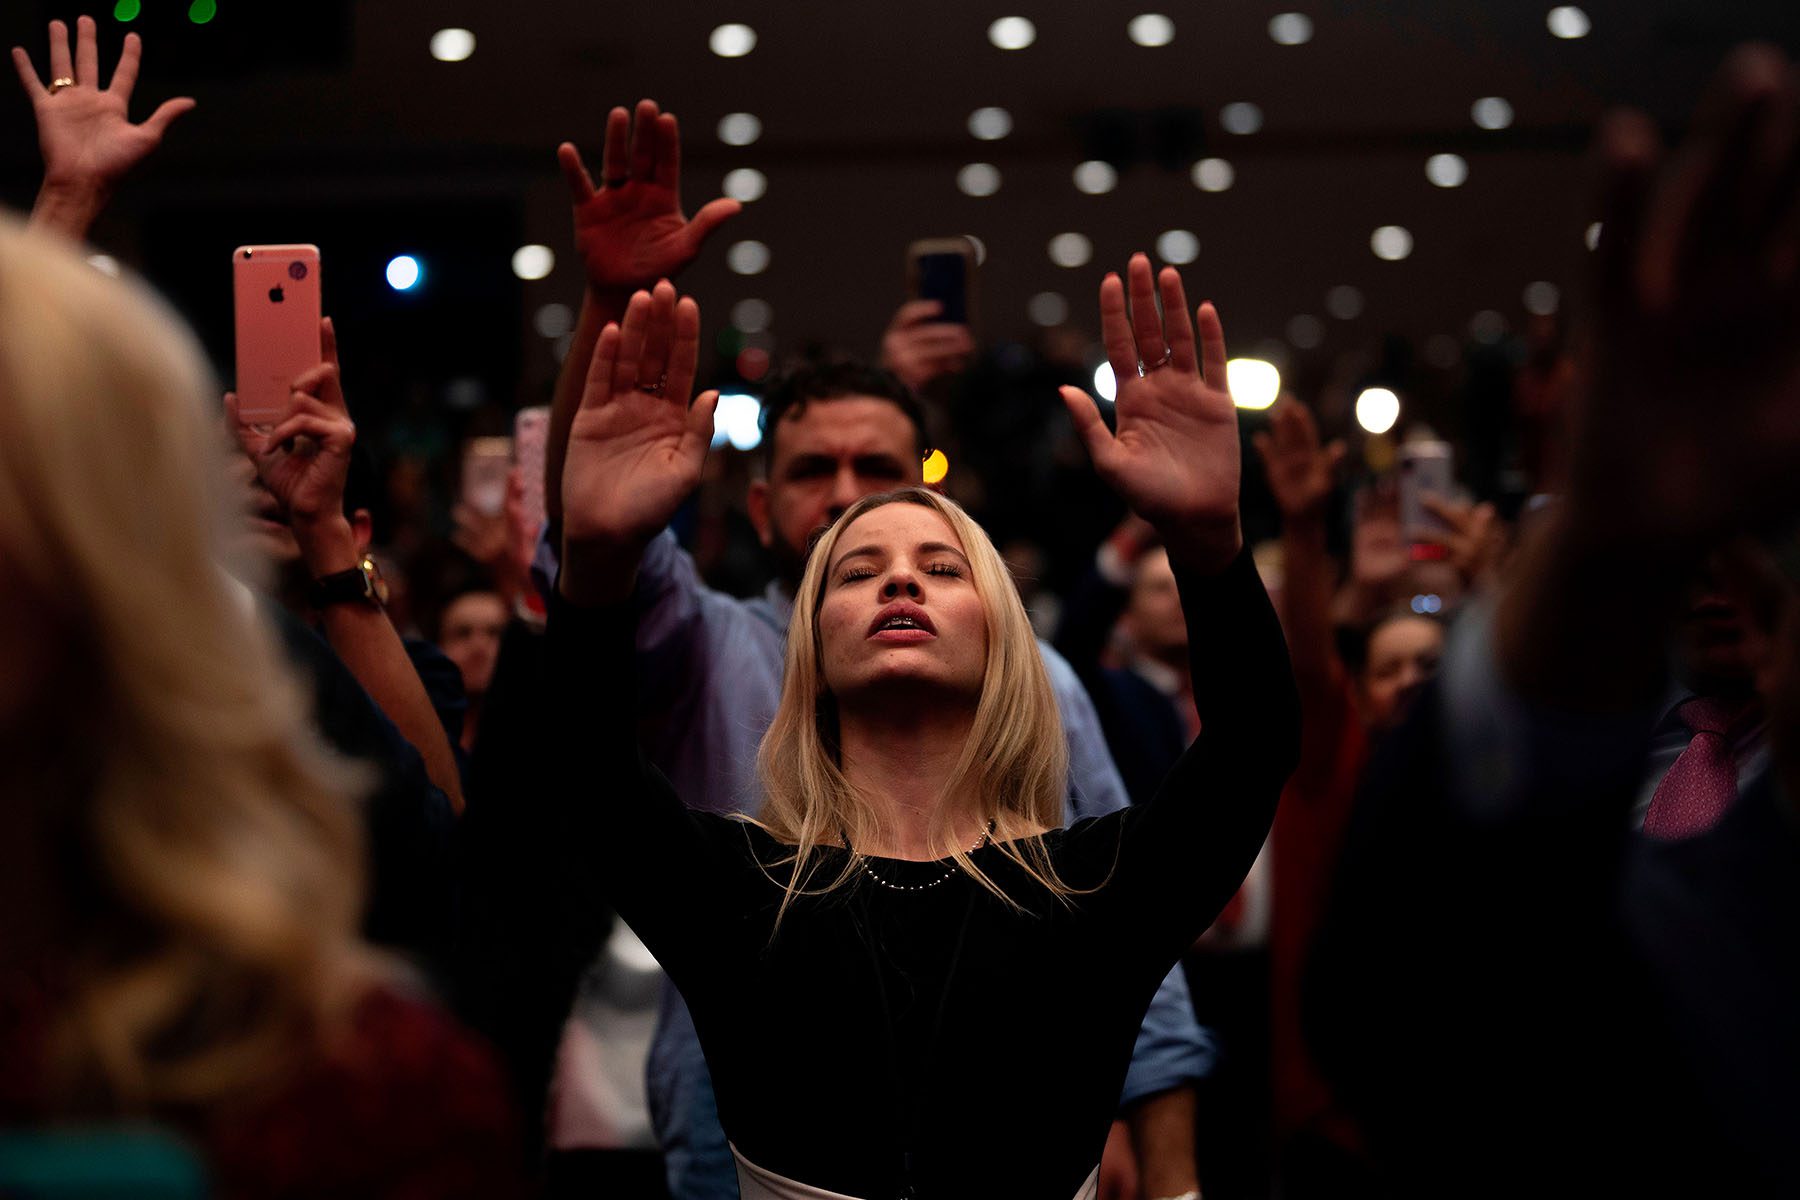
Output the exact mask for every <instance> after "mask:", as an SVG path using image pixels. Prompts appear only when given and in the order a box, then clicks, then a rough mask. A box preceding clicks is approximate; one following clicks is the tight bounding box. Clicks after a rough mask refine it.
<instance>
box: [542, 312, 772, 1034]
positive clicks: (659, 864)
mask: <svg viewBox="0 0 1800 1200" xmlns="http://www.w3.org/2000/svg"><path fill="white" fill-rule="evenodd" d="M699 347H700V310H699V308H698V307H697V306H696V305H695V304H694V302H693V300H691V299H686V298H684V299H681V300H680V301H679V302H678V301H677V299H676V295H675V289H674V287H672V286H671V285H670V284H668V283H667V282H664V283H661V284H658V285H657V288H656V291H655V293H654V294H651V293H647V292H639V293H638V294H637V295H635V296H633V297H632V298H631V301H630V303H629V304H628V305H627V307H626V310H625V320H624V323H623V324H622V325H612V324H609V325H607V326H606V328H605V329H604V330H602V331H601V334H600V341H599V345H598V347H597V349H596V351H595V354H594V359H593V362H592V364H590V366H589V369H588V372H587V382H586V385H585V387H584V389H583V393H582V399H581V406H580V408H579V409H577V411H576V414H575V420H574V422H573V423H572V425H571V427H570V436H569V455H568V461H567V465H566V468H565V470H564V472H563V523H562V536H563V548H562V569H561V574H560V576H559V578H558V582H557V591H556V594H555V596H554V597H553V598H552V602H551V608H550V622H549V630H548V633H549V638H550V649H549V685H550V686H549V688H548V689H547V691H548V693H549V696H550V698H551V703H552V705H553V708H554V712H555V717H554V728H553V729H552V730H551V731H549V733H548V734H547V736H548V737H549V738H550V739H551V743H552V744H551V746H550V753H551V754H552V756H553V757H554V758H556V759H557V760H558V761H561V762H562V763H563V764H564V774H565V775H566V776H568V777H571V778H573V777H577V776H583V777H588V778H599V779H604V780H606V781H607V782H606V786H605V791H604V792H603V793H602V794H603V795H606V796H608V797H609V799H610V805H609V807H608V809H607V814H608V821H609V831H610V834H611V836H610V837H609V838H608V844H607V845H605V846H603V847H596V853H597V855H599V857H600V859H601V861H602V863H603V866H604V870H605V871H606V873H607V879H606V883H605V886H606V887H607V888H608V890H609V893H610V894H611V897H612V899H613V903H614V905H615V907H616V908H617V909H618V911H619V914H620V915H621V916H622V917H624V918H625V920H626V921H627V922H628V923H629V924H630V925H631V927H632V928H633V929H634V930H635V931H636V932H637V934H638V936H639V937H641V938H643V939H644V943H645V944H646V945H647V946H649V947H650V950H651V951H652V953H654V954H655V955H656V956H657V959H658V960H659V961H660V962H661V963H662V964H663V965H664V967H665V968H667V969H668V971H669V974H670V976H671V977H672V978H674V979H675V980H676V982H677V983H678V984H679V985H680V986H681V987H682V988H683V990H684V992H686V993H687V995H688V998H689V1000H690V1002H695V1003H697V1002H698V1001H697V1000H696V996H695V993H693V992H692V991H689V990H688V988H689V985H690V984H692V983H694V982H695V981H696V980H699V979H701V977H703V976H706V975H707V974H708V973H709V972H711V971H716V970H724V969H725V965H724V964H723V962H722V961H720V957H721V955H723V954H724V953H725V951H724V950H723V949H722V948H721V947H722V945H723V943H721V942H719V941H718V940H717V939H718V938H719V937H722V936H723V934H721V932H720V926H721V924H722V923H721V922H720V921H719V920H718V919H717V917H718V914H719V912H720V910H721V906H722V905H730V904H740V905H741V904H742V902H743V895H744V893H743V892H742V890H741V889H742V888H743V887H744V886H746V881H749V882H750V883H754V882H756V881H760V879H761V876H760V875H759V874H757V873H756V868H755V866H754V864H752V863H751V862H750V861H749V859H748V858H747V857H746V856H745V843H744V838H745V836H746V829H745V827H744V826H742V825H739V824H738V823H736V822H732V821H728V820H726V819H724V818H720V817H716V816H712V815H710V814H697V813H691V812H689V811H688V809H687V807H686V806H685V805H684V804H683V803H682V801H681V798H680V797H678V796H677V795H676V794H675V792H674V790H673V789H672V788H670V786H669V785H668V782H667V781H666V780H665V779H664V778H663V777H662V775H661V773H660V772H658V771H657V770H656V769H655V768H654V767H653V766H651V765H650V763H649V761H648V760H647V759H646V758H645V756H644V754H643V751H642V749H641V747H639V745H638V743H637V717H638V704H637V689H636V687H635V685H634V678H633V677H634V675H635V673H636V666H635V663H634V655H635V650H634V647H633V637H632V635H633V633H634V631H635V618H634V615H633V608H632V605H631V603H630V598H631V594H632V589H633V586H634V575H635V573H636V566H637V561H638V558H639V556H640V555H641V554H642V553H643V549H644V547H645V546H646V545H647V544H648V543H649V542H650V540H651V539H652V538H653V537H655V536H656V533H657V531H658V530H660V529H661V528H662V527H663V526H664V525H665V524H666V523H667V522H668V519H669V516H670V514H671V513H673V512H674V511H675V509H676V508H677V507H679V506H680V504H681V502H682V501H683V500H684V499H685V498H686V497H687V495H688V493H689V492H690V491H692V490H693V488H694V487H695V486H696V485H697V484H698V483H699V481H700V469H701V466H702V464H704V462H705V461H706V451H707V447H708V446H709V445H710V444H711V441H712V418H713V409H714V406H715V405H716V403H717V401H718V393H717V392H707V393H705V394H703V395H701V396H700V397H698V398H697V399H695V400H694V401H693V403H692V404H690V403H689V402H688V396H689V395H690V394H691V393H692V389H693V382H694V370H695V364H696V362H697V360H698V357H699Z"/></svg>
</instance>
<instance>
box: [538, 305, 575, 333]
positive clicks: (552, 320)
mask: <svg viewBox="0 0 1800 1200" xmlns="http://www.w3.org/2000/svg"><path fill="white" fill-rule="evenodd" d="M531 326H532V328H533V329H536V330H537V331H538V336H539V337H547V338H549V339H550V340H552V341H555V340H556V339H557V338H559V337H562V336H563V335H564V334H566V333H568V332H569V331H570V330H571V329H574V328H575V310H574V309H572V308H570V307H569V306H568V305H566V304H563V303H562V302H560V301H556V300H552V301H551V302H550V303H549V304H546V305H544V306H543V307H542V308H540V309H538V310H537V312H536V314H534V315H533V316H532V318H531Z"/></svg>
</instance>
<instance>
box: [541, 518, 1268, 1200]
mask: <svg viewBox="0 0 1800 1200" xmlns="http://www.w3.org/2000/svg"><path fill="white" fill-rule="evenodd" d="M1177 579H1178V583H1179V585H1180V588H1181V595H1182V602H1183V607H1184V611H1185V612H1186V615H1187V620H1188V626H1189V629H1190V631H1191V637H1190V655H1191V657H1192V660H1193V667H1194V678H1195V679H1196V680H1197V681H1205V687H1204V690H1203V691H1201V692H1200V694H1198V695H1196V697H1195V699H1196V702H1197V703H1198V705H1199V709H1200V715H1201V719H1202V722H1203V731H1202V733H1201V735H1200V737H1199V738H1198V739H1196V741H1195V742H1194V744H1193V745H1192V746H1191V747H1190V748H1189V749H1188V751H1187V753H1186V754H1185V755H1183V757H1182V759H1181V761H1180V762H1179V763H1177V764H1176V766H1175V768H1174V769H1173V770H1172V771H1171V772H1170V774H1169V777H1168V779H1167V781H1166V782H1165V783H1164V785H1163V788H1162V790H1161V791H1160V792H1159V793H1158V795H1157V796H1156V797H1155V799H1154V800H1152V801H1151V802H1150V803H1149V804H1146V805H1142V806H1135V807H1132V808H1130V809H1126V810H1122V811H1120V812H1115V813H1111V814H1108V815H1107V816H1105V817H1100V818H1095V819H1090V820H1086V821H1082V822H1080V823H1078V824H1076V825H1075V826H1073V827H1071V828H1069V829H1060V830H1053V831H1051V832H1049V833H1047V834H1044V835H1042V836H1043V838H1044V840H1045V843H1046V845H1047V848H1048V849H1049V852H1050V856H1051V858H1052V860H1053V862H1054V863H1055V865H1056V868H1057V870H1058V871H1059V873H1060V874H1061V876H1062V878H1063V879H1064V880H1065V881H1066V882H1068V883H1070V884H1072V885H1074V886H1076V887H1081V888H1093V887H1095V886H1096V885H1101V886H1099V888H1098V890H1097V891H1095V892H1094V893H1093V894H1091V895H1085V896H1077V897H1074V898H1073V899H1072V901H1071V902H1070V903H1069V904H1067V905H1065V904H1064V903H1062V902H1060V901H1059V900H1057V899H1056V898H1055V897H1053V896H1051V895H1050V894H1049V893H1048V892H1046V891H1045V890H1044V889H1043V888H1042V887H1041V886H1039V885H1037V884H1035V883H1033V882H1032V881H1030V880H1029V879H1028V878H1026V877H1025V876H1024V874H1023V872H1021V871H1020V870H1019V869H1018V868H1017V867H1016V866H1014V865H1013V864H1012V862H1011V860H1010V859H1008V858H1007V857H1006V856H1005V854H1004V853H1003V852H1002V851H1001V850H1000V849H999V848H997V847H994V846H986V847H983V848H982V849H980V850H978V851H976V853H975V859H976V861H977V862H978V863H979V864H980V865H981V867H982V869H983V870H984V871H986V872H988V873H989V875H990V876H991V877H993V878H994V879H995V880H996V881H997V882H999V883H1000V884H1001V885H1002V886H1003V887H1004V889H1005V890H1006V892H1007V894H1008V895H1009V896H1011V897H1013V899H1014V900H1016V901H1017V902H1018V904H1019V905H1021V906H1022V907H1023V910H1024V911H1019V910H1018V909H1015V908H1012V907H1009V906H1007V905H1005V904H1003V903H1002V902H1001V901H1000V900H999V899H998V898H996V897H994V896H993V895H992V894H991V893H989V892H987V891H985V890H984V889H982V888H981V887H980V886H979V885H977V884H975V883H974V882H973V881H971V880H969V879H968V878H967V877H965V876H963V875H961V874H956V875H954V876H953V877H952V878H950V879H949V880H948V881H946V882H944V883H943V884H941V885H939V886H934V887H927V888H924V889H922V890H917V891H895V890H891V889H890V888H887V887H883V886H880V885H879V884H877V883H876V882H875V881H874V880H873V879H871V878H870V876H869V874H868V873H867V872H866V871H861V872H859V873H858V875H857V876H856V878H855V879H854V880H853V882H852V883H851V884H850V885H848V886H847V887H845V888H841V889H837V890H835V891H833V892H831V893H829V894H827V895H825V896H822V897H816V898H802V899H798V900H796V901H795V902H794V904H793V905H792V906H791V907H790V908H789V910H788V912H787V914H786V916H785V917H784V918H783V920H782V922H781V926H780V929H779V932H776V931H775V928H774V923H775V915H776V910H777V907H778V905H779V902H780V899H781V888H780V886H779V885H778V884H777V883H776V882H774V881H773V879H772V878H771V876H773V877H774V878H775V879H779V878H784V877H785V876H784V872H785V870H786V868H782V867H773V868H772V869H771V870H768V871H765V869H764V864H775V863H777V862H778V861H779V860H781V859H782V858H783V857H784V856H785V855H786V853H787V848H786V847H784V846H782V845H780V844H779V843H777V842H776V841H775V840H774V839H773V838H771V837H770V836H769V835H768V834H766V833H764V832H763V831H762V830H760V829H758V828H756V827H754V826H752V825H749V824H746V823H743V822H741V821H738V820H734V819H731V818H728V817H721V816H718V815H715V814H709V813H704V812H696V811H693V810H690V809H689V808H688V807H687V806H686V805H685V804H683V803H682V801H681V798H680V797H678V796H677V795H675V794H674V792H673V791H672V789H671V788H670V787H669V786H668V784H667V782H666V781H665V780H664V779H663V777H662V776H661V774H660V773H659V772H658V771H657V770H656V769H655V767H653V766H652V765H651V764H650V763H649V761H648V760H647V759H646V758H645V757H644V755H643V754H642V752H641V750H640V749H639V747H638V746H637V744H636V739H635V737H634V725H635V721H634V716H633V712H632V697H633V696H634V695H635V689H634V687H633V686H632V685H631V679H632V674H631V673H632V664H633V654H632V634H633V627H632V618H631V616H630V613H629V611H628V610H626V609H623V608H618V609H595V610H581V609H577V608H574V607H573V606H570V605H567V604H566V603H561V602H559V603H557V604H554V605H553V606H552V611H551V621H550V629H549V638H550V645H549V682H550V697H549V699H550V700H551V711H552V713H553V716H552V718H551V720H550V722H549V728H547V729H546V730H545V733H546V735H547V736H548V737H549V738H550V739H551V741H550V743H549V745H550V753H551V754H552V755H553V756H556V757H559V758H560V759H561V760H562V762H563V763H564V764H565V765H564V772H565V773H566V774H567V775H568V776H569V777H571V778H576V777H579V778H584V779H586V780H587V781H589V783H588V787H587V790H590V791H591V792H592V793H593V794H594V796H595V803H594V806H593V808H592V809H591V810H590V812H591V819H592V825H591V836H592V843H591V844H592V847H593V849H594V852H595V854H596V856H597V860H598V861H597V864H596V865H597V867H598V869H599V871H601V872H602V873H603V880H602V886H603V888H604V889H605V890H606V891H607V892H608V893H609V894H610V898H611V899H612V901H613V904H614V906H615V907H616V909H617V910H618V912H619V914H620V916H621V917H623V918H624V919H625V920H626V921H627V922H628V923H629V924H630V925H631V927H632V928H633V929H634V930H635V931H636V932H637V934H638V936H639V937H641V938H642V939H643V941H644V943H645V945H646V946H648V947H649V948H650V950H651V951H652V952H653V953H654V954H655V955H656V957H657V959H658V960H659V961H660V962H661V964H662V965H663V967H664V968H665V969H666V970H667V971H668V973H669V975H670V977H671V978H672V979H673V980H674V981H675V983H676V985H677V986H678V987H679V988H680V989H681V991H682V994H683V995H684V996H685V997H686V999H687V1001H688V1004H689V1006H690V1007H691V1009H692V1010H693V1015H694V1022H695V1025H696V1027H697V1028H698V1030H699V1033H700V1040H701V1044H702V1047H703V1048H704V1050H705V1052H706V1057H707V1062H708V1064H709V1066H710V1067H711V1070H712V1075H713V1080H714V1086H715V1089H716V1092H717V1096H718V1104H719V1115H720V1118H721V1121H722V1123H723V1124H724V1127H725V1130H726V1132H727V1134H728V1136H729V1137H730V1138H731V1140H732V1142H733V1144H734V1145H735V1146H736V1147H737V1149H738V1150H739V1152H740V1153H742V1154H743V1156H744V1157H745V1158H747V1159H748V1160H750V1161H751V1162H753V1163H755V1164H756V1165H758V1166H760V1167H762V1168H765V1169H767V1170H770V1171H773V1172H775V1173H777V1174H779V1175H784V1176H787V1177H789V1178H792V1179H795V1180H799V1181H800V1182H803V1183H806V1184H810V1185H812V1186H814V1187H819V1188H824V1189H827V1190H830V1191H836V1192H843V1193H847V1194H849V1195H853V1196H859V1197H886V1196H893V1195H896V1194H899V1193H900V1191H901V1188H902V1185H903V1184H905V1183H907V1182H908V1179H907V1176H908V1174H909V1173H910V1183H911V1185H912V1187H913V1188H914V1190H915V1192H916V1194H917V1195H918V1196H920V1197H926V1198H937V1197H983V1198H984V1200H985V1198H992V1197H996V1196H1007V1197H1018V1198H1023V1200H1038V1198H1042V1200H1064V1198H1066V1197H1069V1196H1073V1195H1074V1194H1075V1192H1076V1190H1077V1189H1078V1188H1079V1187H1080V1186H1081V1184H1082V1183H1083V1181H1084V1180H1085V1179H1086V1178H1087V1176H1088V1174H1089V1173H1090V1172H1091V1171H1092V1169H1093V1167H1094V1165H1095V1164H1096V1163H1097V1162H1098V1161H1099V1159H1100V1153H1101V1149H1102V1146H1103V1144H1104V1142H1105V1138H1106V1133H1107V1129H1108V1126H1109V1124H1110V1123H1111V1121H1112V1119H1113V1116H1114V1110H1115V1108H1116V1102H1117V1098H1118V1095H1119V1089H1120V1086H1121V1085H1122V1083H1123V1081H1124V1076H1125V1071H1126V1067H1127V1065H1128V1063H1129V1061H1130V1057H1131V1048H1132V1044H1133V1041H1134V1039H1135V1038H1136V1036H1137V1031H1138V1026H1139V1024H1140V1022H1141V1021H1142V1019H1143V1015H1144V1011H1145V1008H1146V1007H1147V1006H1148V1004H1149V1002H1150V998H1151V995H1152V994H1153V993H1154V992H1155V990H1156V987H1157V984H1158V983H1159V982H1160V981H1161V980H1162V978H1163V976H1164V975H1165V974H1167V972H1168V971H1169V969H1170V967H1171V966H1172V965H1173V964H1174V963H1175V962H1176V960H1177V959H1178V958H1179V957H1180V956H1181V954H1182V952H1183V951H1184V950H1186V949H1187V948H1188V947H1189V946H1190V945H1191V944H1192V943H1193V940H1194V938H1195V937H1197V936H1198V935H1199V934H1200V932H1201V931H1202V930H1204V929H1205V928H1206V926H1207V925H1208V924H1209V923H1211V921H1212V919H1213V918H1214V916H1216V915H1217V913H1218V912H1219V910H1220V909H1221V908H1222V907H1223V906H1224V904H1225V902H1226V901H1227V900H1228V899H1229V898H1230V897H1231V895H1232V893H1233V892H1234V891H1235V890H1236V888H1237V887H1238V884H1239V883H1240V882H1241V881H1242V879H1243V877H1244V875H1245V873H1246V872H1247V871H1248V870H1249V867H1250V864H1251V862H1252V861H1253V860H1254V858H1255V857H1256V853H1257V850H1258V848H1259V847H1260V846H1261V845H1262V842H1263V838H1264V836H1265V835H1266V834H1267V833H1268V829H1269V824H1270V822H1271V820H1272V819H1273V816H1274V812H1275V803H1276V799H1277V797H1278V796H1279V794H1280V791H1281V788H1282V785H1283V783H1284V782H1285V780H1286V779H1287V776H1288V774H1289V772H1290V771H1291V770H1292V768H1293V765H1294V762H1295V758H1296V755H1297V747H1298V734H1299V705H1298V701H1297V698H1296V696H1295V693H1294V688H1293V683H1292V673H1291V671H1290V670H1289V667H1288V662H1287V654H1286V647H1285V644H1284V642H1283V640H1282V635H1281V630H1280V627H1279V625H1278V624H1277V622H1276V619H1275V613H1274V611H1273V609H1272V608H1271V607H1270V605H1269V601H1268V597H1267V596H1266V595H1265V593H1264V592H1263V589H1262V584H1261V582H1260V581H1259V580H1258V579H1257V576H1256V572H1255V570H1254V568H1253V566H1252V564H1251V562H1250V559H1249V556H1248V555H1247V554H1244V555H1240V556H1239V557H1238V558H1237V559H1236V560H1235V561H1234V562H1233V563H1232V564H1231V566H1230V567H1228V568H1227V569H1226V570H1225V571H1223V572H1222V573H1221V574H1219V575H1217V576H1215V577H1210V578H1202V577H1196V576H1193V575H1183V574H1180V573H1178V575H1177ZM596 666H598V668H599V669H598V670H596V669H595V668H596ZM822 853H823V854H824V861H823V865H822V869H821V870H820V872H819V874H818V875H817V876H816V878H818V879H820V880H826V879H831V878H834V877H835V874H836V870H837V868H838V867H839V866H840V865H841V859H840V858H838V857H837V856H839V855H842V854H843V853H845V852H844V851H842V850H838V849H827V850H825V851H823V852H822ZM870 861H871V862H872V864H873V865H874V868H875V870H876V871H877V872H878V873H879V875H880V876H881V877H882V878H883V879H886V880H889V881H890V882H895V883H902V884H920V883H927V882H929V881H930V880H932V879H936V878H937V877H938V876H940V875H942V874H943V873H944V865H943V864H940V863H912V862H903V861H899V860H890V859H872V860H870Z"/></svg>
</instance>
